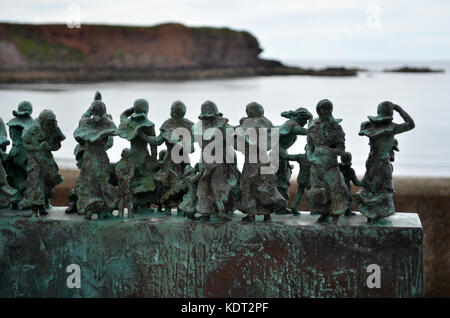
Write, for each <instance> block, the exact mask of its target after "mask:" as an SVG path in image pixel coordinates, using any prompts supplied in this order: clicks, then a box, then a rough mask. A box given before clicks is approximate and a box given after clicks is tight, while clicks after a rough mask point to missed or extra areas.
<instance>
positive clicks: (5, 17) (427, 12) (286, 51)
mask: <svg viewBox="0 0 450 318" xmlns="http://www.w3.org/2000/svg"><path fill="white" fill-rule="evenodd" d="M70 4H74V5H76V6H75V7H74V6H69V5H70ZM74 8H75V11H74ZM77 8H80V12H81V13H80V18H81V27H82V26H83V23H102V24H127V25H154V24H159V23H163V22H180V23H183V24H186V25H190V26H216V27H230V28H233V29H238V30H246V31H249V32H250V33H252V34H253V35H255V36H256V37H257V38H258V39H259V42H260V44H261V46H262V48H263V49H264V53H263V56H265V57H271V58H280V59H285V60H286V59H324V60H325V59H326V60H343V59H346V60H450V1H449V0H393V1H387V0H386V1H385V0H314V1H312V0H311V1H300V0H297V1H295V0H158V1H154V0H150V1H137V0H123V1H118V0H98V1H95V0H79V1H65V0H29V1H26V0H0V21H8V22H24V23H66V21H67V20H68V17H70V16H72V17H74V16H77V13H76V9H77Z"/></svg>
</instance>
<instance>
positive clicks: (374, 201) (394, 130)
mask: <svg viewBox="0 0 450 318" xmlns="http://www.w3.org/2000/svg"><path fill="white" fill-rule="evenodd" d="M394 110H395V111H397V112H398V113H399V114H400V116H401V117H402V118H403V120H404V121H405V122H404V123H403V124H396V123H393V122H392V119H393V113H394ZM368 118H369V121H365V122H363V123H362V124H361V130H360V132H359V135H360V136H367V137H369V145H370V153H369V158H368V159H367V161H366V173H365V175H364V177H363V179H362V181H361V183H362V185H363V188H362V189H361V190H359V191H358V192H357V193H356V194H355V197H356V199H357V200H358V202H359V203H360V211H361V213H362V214H364V215H365V216H366V217H367V219H368V221H369V222H375V221H376V220H377V219H378V218H380V217H387V216H390V215H392V214H394V213H395V207H394V199H393V194H394V184H393V182H392V170H393V168H392V164H391V162H393V161H394V159H395V158H394V151H398V145H397V144H396V142H395V141H396V139H395V138H394V136H395V135H397V134H400V133H403V132H406V131H409V130H411V129H413V128H414V127H415V124H414V121H413V119H412V118H411V116H409V115H408V113H406V112H405V111H404V110H403V109H402V108H401V107H400V106H398V105H396V104H394V103H392V102H389V101H385V102H382V103H381V104H379V105H378V109H377V116H369V117H368Z"/></svg>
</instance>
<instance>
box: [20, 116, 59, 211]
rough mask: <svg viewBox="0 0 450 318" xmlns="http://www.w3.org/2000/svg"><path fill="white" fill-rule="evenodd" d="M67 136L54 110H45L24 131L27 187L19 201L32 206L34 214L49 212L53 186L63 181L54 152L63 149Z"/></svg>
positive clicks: (23, 204) (22, 206) (29, 206)
mask: <svg viewBox="0 0 450 318" xmlns="http://www.w3.org/2000/svg"><path fill="white" fill-rule="evenodd" d="M64 139H66V137H65V136H64V135H63V133H62V132H61V130H60V129H59V127H58V123H57V121H56V116H55V114H54V113H53V112H52V111H51V110H47V109H46V110H43V111H42V112H41V113H40V114H39V117H38V119H37V120H35V121H34V122H33V125H32V126H31V127H29V128H27V129H25V130H24V131H23V135H22V140H23V147H24V148H25V150H27V151H28V152H29V153H30V155H29V157H28V164H27V179H26V182H27V184H26V188H25V191H24V193H23V199H22V201H21V202H20V204H19V205H20V207H21V208H22V209H28V208H31V209H32V210H33V214H34V215H35V216H39V214H40V215H46V214H48V212H47V211H46V208H47V207H49V206H50V199H51V198H52V197H53V194H54V191H53V189H54V188H55V187H56V186H57V185H58V184H60V183H61V182H63V177H62V176H61V175H60V174H59V173H58V165H57V164H56V162H55V159H54V158H53V155H52V151H57V150H59V149H60V148H61V141H63V140H64Z"/></svg>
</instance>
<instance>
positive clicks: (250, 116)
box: [238, 102, 287, 223]
mask: <svg viewBox="0 0 450 318" xmlns="http://www.w3.org/2000/svg"><path fill="white" fill-rule="evenodd" d="M245 110H246V113H247V117H244V118H242V119H241V120H240V125H239V127H240V128H242V129H243V130H244V131H246V130H249V129H252V130H254V131H255V133H256V134H255V135H254V136H255V137H256V138H252V137H249V138H246V139H245V141H246V144H247V145H248V147H247V145H246V147H245V151H244V154H245V162H244V168H243V169H242V175H241V185H240V189H241V196H242V199H241V200H242V201H241V205H240V210H241V211H242V212H243V213H245V214H246V216H245V217H244V218H243V219H242V222H244V223H249V222H254V221H255V215H257V214H262V215H264V221H269V220H270V219H271V213H273V212H275V211H278V210H279V209H281V208H283V207H285V206H286V204H287V201H286V199H285V198H283V196H282V195H281V194H280V193H279V192H278V190H277V177H276V175H275V173H263V172H262V170H261V168H262V167H268V166H270V161H269V157H268V154H267V150H270V148H271V147H270V146H268V147H267V148H266V149H267V150H264V149H262V148H261V145H260V138H261V135H260V134H261V129H264V130H265V131H266V132H267V131H270V129H272V128H274V126H273V124H272V122H271V121H270V120H269V119H267V118H266V117H265V116H264V108H263V107H262V106H261V105H260V104H258V103H255V102H253V103H250V104H248V105H247V106H246V109H245ZM238 138H239V137H238ZM252 139H254V140H252ZM268 143H270V141H269V142H268ZM249 144H254V145H257V146H256V149H257V151H258V153H257V155H256V156H255V157H256V158H257V160H256V162H252V160H251V154H250V151H251V148H250V145H249Z"/></svg>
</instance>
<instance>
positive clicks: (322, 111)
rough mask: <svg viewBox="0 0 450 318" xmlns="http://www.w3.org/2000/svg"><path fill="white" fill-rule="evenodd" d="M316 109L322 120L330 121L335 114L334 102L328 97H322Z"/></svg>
mask: <svg viewBox="0 0 450 318" xmlns="http://www.w3.org/2000/svg"><path fill="white" fill-rule="evenodd" d="M316 111H317V115H319V119H320V120H321V121H330V119H331V118H332V115H333V103H332V102H331V101H330V100H328V99H322V100H321V101H320V102H319V103H317V107H316Z"/></svg>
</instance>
